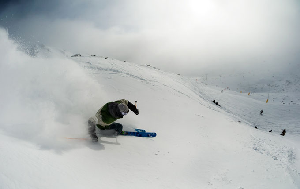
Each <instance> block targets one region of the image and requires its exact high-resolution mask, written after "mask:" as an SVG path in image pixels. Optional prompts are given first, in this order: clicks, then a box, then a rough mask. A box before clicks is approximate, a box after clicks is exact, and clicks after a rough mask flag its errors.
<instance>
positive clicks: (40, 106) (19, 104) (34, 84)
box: [0, 29, 107, 151]
mask: <svg viewBox="0 0 300 189" xmlns="http://www.w3.org/2000/svg"><path fill="white" fill-rule="evenodd" d="M52 53H55V52H52ZM0 56H1V61H0V88H1V93H0V106H1V109H0V129H1V131H4V132H5V133H6V134H7V135H9V136H13V137H15V138H19V139H23V140H25V141H31V142H33V143H35V144H37V145H38V146H40V147H41V148H42V149H53V148H54V149H55V150H58V151H60V150H62V149H65V150H66V149H70V148H74V147H75V146H74V145H70V144H68V143H66V142H65V141H64V140H63V139H64V137H68V136H69V135H77V136H82V135H84V134H85V133H86V128H85V127H82V125H85V124H86V122H87V121H86V120H87V119H88V118H89V117H90V115H93V114H94V112H95V111H97V109H98V108H99V106H100V105H101V104H103V103H104V102H105V101H107V97H106V94H105V92H104V91H103V90H101V85H100V84H99V83H98V82H96V81H95V80H94V79H93V78H91V77H90V76H88V75H87V74H86V73H85V72H84V71H83V70H82V68H81V67H80V66H78V64H76V63H75V62H73V61H72V60H70V59H67V58H63V57H60V56H54V57H53V58H51V57H49V58H45V57H43V58H42V57H41V58H39V57H37V58H32V57H30V56H28V55H27V54H25V53H23V52H21V51H19V50H18V45H17V44H16V43H15V42H14V41H12V40H9V39H8V34H7V33H6V32H5V31H4V30H3V29H0Z"/></svg>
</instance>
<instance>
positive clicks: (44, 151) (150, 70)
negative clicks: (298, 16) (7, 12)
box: [0, 30, 300, 189]
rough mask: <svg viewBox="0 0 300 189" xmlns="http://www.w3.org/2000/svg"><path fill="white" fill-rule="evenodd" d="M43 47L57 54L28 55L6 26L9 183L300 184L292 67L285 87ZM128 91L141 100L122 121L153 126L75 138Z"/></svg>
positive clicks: (4, 179)
mask: <svg viewBox="0 0 300 189" xmlns="http://www.w3.org/2000/svg"><path fill="white" fill-rule="evenodd" d="M46 49H48V50H47V51H48V53H50V52H51V53H50V54H51V56H48V53H47V58H45V56H35V58H33V57H30V56H28V55H27V54H25V53H23V52H21V51H18V47H17V45H16V44H14V43H13V41H11V40H9V39H8V37H7V34H6V33H5V32H3V31H2V30H0V54H1V63H0V87H1V93H0V105H1V110H0V170H1V171H0V188H5V189H6V188H22V189H23V188H130V189H131V188H172V189H173V188H239V189H242V188H245V189H246V188H278V189H279V188H280V189H281V188H291V189H293V188H295V189H296V188H299V187H300V161H299V154H300V149H299V143H300V141H299V134H300V132H299V125H298V123H299V119H300V118H299V114H298V112H299V109H300V108H299V107H300V106H299V105H300V100H299V91H298V86H299V82H297V81H299V80H298V77H297V76H295V77H293V76H292V75H286V76H288V77H289V79H288V80H289V81H291V84H289V85H288V86H289V87H288V88H289V89H288V90H285V91H283V90H281V89H282V88H284V87H286V85H282V83H280V82H276V80H275V79H273V80H272V78H270V79H268V80H266V81H264V80H263V79H258V81H259V82H258V83H257V82H256V83H257V87H256V89H257V90H254V89H253V90H251V89H252V88H251V87H252V86H253V85H252V84H253V83H254V82H251V83H250V84H251V85H249V86H251V87H248V88H247V86H246V84H240V82H241V80H237V81H236V80H235V79H234V77H232V79H231V81H230V83H232V86H227V85H228V84H229V82H226V83H224V81H223V84H224V85H222V80H215V81H214V82H213V77H208V79H207V80H206V78H205V79H204V78H201V77H200V76H199V77H197V78H189V77H184V76H180V75H177V74H175V73H168V72H165V71H163V70H159V69H157V68H154V67H151V66H147V65H138V64H134V63H130V62H126V61H120V60H115V59H113V58H110V57H105V56H101V55H95V56H91V55H82V56H76V57H71V56H70V55H72V54H69V53H66V52H65V53H64V54H62V53H61V52H58V51H57V52H55V51H52V50H51V49H50V48H46ZM41 51H42V50H40V51H39V52H41ZM236 74H237V75H238V76H239V77H240V76H241V77H248V76H247V75H245V74H243V73H236ZM282 74H283V75H281V76H282V78H285V75H284V73H282ZM222 78H223V79H228V80H229V77H227V76H222ZM210 80H212V81H210ZM270 81H272V82H273V83H271V82H270ZM282 82H284V79H282ZM267 84H270V87H269V86H268V85H267ZM241 85H243V86H244V88H243V87H242V86H241ZM260 85H267V87H266V88H268V87H269V88H270V89H261V88H260ZM275 85H276V86H277V85H278V86H281V87H276V90H275V89H274V88H273V86H275ZM254 86H255V84H254ZM227 87H228V88H227ZM225 89H226V90H225ZM229 89H230V90H229ZM242 89H243V90H242ZM277 89H278V90H277ZM222 90H223V91H222ZM241 90H242V93H241V92H240V91H241ZM249 92H250V94H249V95H248V93H249ZM268 94H269V102H268V103H266V99H267V98H268ZM122 98H125V99H128V100H129V101H132V102H133V101H137V107H138V108H139V110H140V115H138V116H136V115H135V114H133V113H130V114H129V115H127V116H126V117H124V119H122V120H120V121H119V122H120V123H122V124H123V126H124V130H131V129H133V128H141V129H145V130H147V131H154V132H156V133H157V137H156V138H137V137H127V136H119V137H117V138H114V137H102V138H101V140H100V141H99V143H97V144H93V143H90V142H89V141H86V140H75V139H66V138H88V135H87V128H86V126H87V119H88V118H89V117H90V116H92V115H94V114H95V113H96V111H97V110H98V109H99V108H100V107H101V106H102V105H103V104H104V103H106V102H108V101H114V100H118V99H122ZM283 98H284V102H285V104H283V102H282V101H283ZM212 100H216V101H218V102H219V104H220V105H221V106H216V105H215V104H214V103H213V102H212ZM290 101H293V102H290ZM261 109H263V110H264V114H263V115H259V111H260V110H261ZM255 126H256V127H257V128H258V129H255V128H254V127H255ZM271 129H272V130H273V132H268V131H269V130H271ZM282 129H286V130H287V133H286V135H285V136H281V135H280V133H281V130H282Z"/></svg>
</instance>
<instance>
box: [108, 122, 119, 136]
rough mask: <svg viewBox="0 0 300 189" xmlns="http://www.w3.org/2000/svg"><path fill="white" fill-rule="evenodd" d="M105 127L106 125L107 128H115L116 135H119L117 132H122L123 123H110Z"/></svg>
mask: <svg viewBox="0 0 300 189" xmlns="http://www.w3.org/2000/svg"><path fill="white" fill-rule="evenodd" d="M107 127H108V128H107V129H114V130H116V131H117V134H118V135H119V134H120V133H121V132H122V130H123V125H122V124H120V123H113V124H111V125H109V126H107Z"/></svg>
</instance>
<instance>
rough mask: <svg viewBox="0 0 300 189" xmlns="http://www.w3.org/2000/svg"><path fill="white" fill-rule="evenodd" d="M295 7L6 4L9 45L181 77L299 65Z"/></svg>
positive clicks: (266, 2)
mask: <svg viewBox="0 0 300 189" xmlns="http://www.w3.org/2000/svg"><path fill="white" fill-rule="evenodd" d="M299 10H300V3H299V1H296V0H278V1H275V2H274V1H272V0H254V1H239V0H231V1H220V0H213V1H212V0H201V1H196V0H188V1H181V0H176V1H171V0H164V1H161V0H160V1H158V0H153V1H134V0H128V1H117V0H116V1H94V0H90V1H81V0H75V1H67V0H63V1H58V0H55V1H51V2H43V1H39V0H33V1H25V0H21V1H9V2H4V3H3V6H1V8H0V26H2V27H3V28H5V29H6V30H7V31H8V33H9V35H10V37H11V38H14V39H18V40H22V41H26V42H29V43H33V44H34V43H38V44H44V45H47V46H51V47H54V48H57V49H61V50H68V51H71V52H73V53H81V54H87V55H90V54H96V55H100V56H109V57H112V58H116V59H120V60H126V61H130V62H134V63H138V64H150V65H153V66H156V67H158V68H161V69H164V70H167V71H171V72H175V73H181V74H185V75H194V76H196V75H199V74H203V73H207V72H212V71H218V72H225V71H232V70H244V71H245V70H251V71H253V70H260V69H264V70H269V69H276V70H280V69H284V68H286V67H287V65H288V64H295V63H297V62H299V60H300V57H299V56H300V55H299V54H300V36H299V33H300V23H299V20H298V18H299V17H300V11H299Z"/></svg>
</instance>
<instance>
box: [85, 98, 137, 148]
mask: <svg viewBox="0 0 300 189" xmlns="http://www.w3.org/2000/svg"><path fill="white" fill-rule="evenodd" d="M129 109H130V110H131V111H133V112H134V113H135V114H136V115H139V110H138V109H137V108H136V106H135V105H133V104H132V103H131V102H129V101H128V100H125V99H121V100H118V101H115V102H108V103H106V104H105V105H104V106H102V107H101V108H100V109H99V110H98V112H97V113H96V114H95V116H93V117H91V118H90V119H89V120H88V132H89V135H90V137H91V138H92V140H93V142H98V137H97V135H96V133H95V130H96V127H95V126H97V127H98V128H99V129H100V130H110V129H114V130H115V131H116V132H117V134H120V133H121V132H122V130H123V126H122V124H120V123H114V122H115V121H116V120H117V119H121V118H123V117H124V116H125V115H126V114H127V113H128V112H129Z"/></svg>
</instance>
